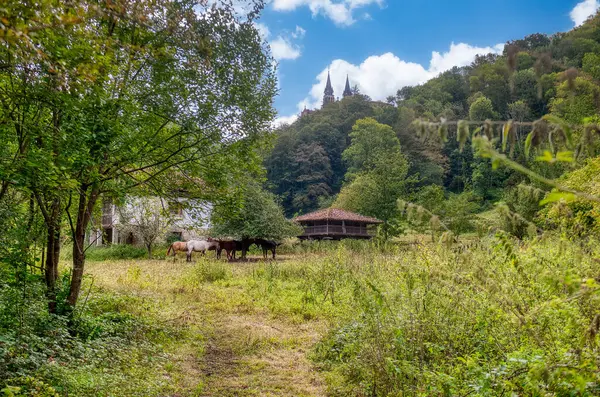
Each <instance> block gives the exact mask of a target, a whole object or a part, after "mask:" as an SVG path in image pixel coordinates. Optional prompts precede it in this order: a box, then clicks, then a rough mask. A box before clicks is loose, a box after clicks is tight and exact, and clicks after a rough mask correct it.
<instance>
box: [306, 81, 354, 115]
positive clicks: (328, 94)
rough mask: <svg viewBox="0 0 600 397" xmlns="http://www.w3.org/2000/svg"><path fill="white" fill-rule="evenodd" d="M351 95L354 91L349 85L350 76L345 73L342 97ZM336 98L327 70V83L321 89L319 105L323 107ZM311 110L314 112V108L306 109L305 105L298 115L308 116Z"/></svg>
mask: <svg viewBox="0 0 600 397" xmlns="http://www.w3.org/2000/svg"><path fill="white" fill-rule="evenodd" d="M353 95H354V91H353V90H352V88H351V87H350V78H349V77H348V75H346V86H345V88H344V92H343V94H342V96H343V97H344V98H347V97H349V96H353ZM336 100H339V98H338V99H336V98H335V95H334V92H333V85H332V84H331V75H330V74H329V72H327V83H326V84H325V90H324V91H323V104H322V105H321V108H323V107H324V106H325V105H327V104H328V103H333V102H336ZM312 112H314V110H311V109H307V108H306V106H305V107H304V110H302V111H301V112H300V115H299V117H304V116H308V115H309V114H311V113H312Z"/></svg>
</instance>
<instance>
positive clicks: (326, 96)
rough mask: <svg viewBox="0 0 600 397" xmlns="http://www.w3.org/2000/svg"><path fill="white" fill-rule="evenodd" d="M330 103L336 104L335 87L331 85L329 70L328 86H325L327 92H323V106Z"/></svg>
mask: <svg viewBox="0 0 600 397" xmlns="http://www.w3.org/2000/svg"><path fill="white" fill-rule="evenodd" d="M330 102H335V97H334V96H333V86H332V85H331V77H330V76H329V70H328V71H327V84H326V85H325V91H324V92H323V106H325V105H327V104H328V103H330Z"/></svg>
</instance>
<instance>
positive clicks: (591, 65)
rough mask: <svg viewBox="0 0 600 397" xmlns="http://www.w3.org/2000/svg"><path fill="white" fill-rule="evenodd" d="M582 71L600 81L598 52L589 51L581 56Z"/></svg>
mask: <svg viewBox="0 0 600 397" xmlns="http://www.w3.org/2000/svg"><path fill="white" fill-rule="evenodd" d="M582 69H583V71H584V72H586V73H588V74H589V75H590V76H592V77H593V78H594V79H596V81H600V54H596V53H593V52H589V53H587V54H585V55H584V56H583V67H582Z"/></svg>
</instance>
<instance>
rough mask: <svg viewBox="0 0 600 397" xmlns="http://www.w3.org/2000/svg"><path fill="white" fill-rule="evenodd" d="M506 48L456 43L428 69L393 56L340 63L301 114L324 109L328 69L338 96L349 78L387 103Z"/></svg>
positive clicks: (437, 55)
mask: <svg viewBox="0 0 600 397" xmlns="http://www.w3.org/2000/svg"><path fill="white" fill-rule="evenodd" d="M503 47H504V46H503V45H502V44H498V45H495V46H493V47H474V46H471V45H468V44H464V43H459V44H454V43H452V44H451V45H450V48H449V50H448V51H446V52H444V53H439V52H437V51H433V52H432V54H431V60H430V62H429V67H428V68H427V69H426V68H425V67H423V65H421V64H418V63H415V62H406V61H403V60H401V59H400V58H398V57H397V56H396V55H394V54H392V53H391V52H388V53H386V54H383V55H375V56H370V57H368V58H367V59H365V60H364V61H363V62H362V63H361V64H360V65H353V64H351V63H349V62H347V61H345V60H342V59H336V60H334V61H333V62H331V64H330V65H329V67H328V68H325V69H323V71H321V73H319V75H318V76H317V83H315V84H314V85H313V86H312V88H311V90H310V92H309V96H308V97H306V98H305V99H303V100H302V101H301V102H299V103H298V110H302V109H303V108H304V106H306V107H307V108H309V109H313V108H319V107H320V106H321V101H322V97H323V90H324V89H325V83H326V81H327V70H328V69H329V70H330V73H331V83H332V84H333V89H334V91H335V94H336V95H338V96H341V94H342V92H343V91H344V84H345V82H346V75H348V76H349V78H350V84H351V85H352V86H354V85H358V87H359V89H360V92H361V93H363V94H366V95H368V96H370V97H371V98H373V99H374V100H385V98H387V97H388V96H390V95H395V94H396V92H397V91H398V90H399V89H400V88H402V87H405V86H413V85H417V84H421V83H424V82H426V81H427V80H429V79H431V78H433V77H436V76H437V75H438V74H440V73H441V72H444V71H446V70H449V69H451V68H452V67H454V66H466V65H469V64H470V63H471V62H473V60H474V59H475V56H476V55H482V54H488V53H495V54H499V53H501V52H502V49H503Z"/></svg>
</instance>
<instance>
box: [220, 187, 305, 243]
mask: <svg viewBox="0 0 600 397" xmlns="http://www.w3.org/2000/svg"><path fill="white" fill-rule="evenodd" d="M211 223H212V224H213V228H212V230H211V234H213V235H214V236H218V237H233V238H235V239H237V240H242V241H243V240H248V239H255V238H263V239H267V240H282V239H284V238H287V237H293V236H298V235H300V233H301V229H300V228H299V226H298V225H296V224H295V223H293V222H292V221H289V220H287V219H286V218H285V216H284V215H283V210H282V208H281V206H280V205H279V204H277V202H276V200H275V196H274V195H273V194H272V193H270V192H268V191H266V190H264V189H263V188H262V187H261V186H260V184H259V183H258V182H256V181H250V182H249V183H247V185H246V186H244V187H243V188H241V189H236V190H234V191H231V192H230V194H229V195H228V196H227V197H226V198H225V199H223V200H221V201H219V202H217V203H216V204H215V206H214V208H213V212H212V215H211Z"/></svg>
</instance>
